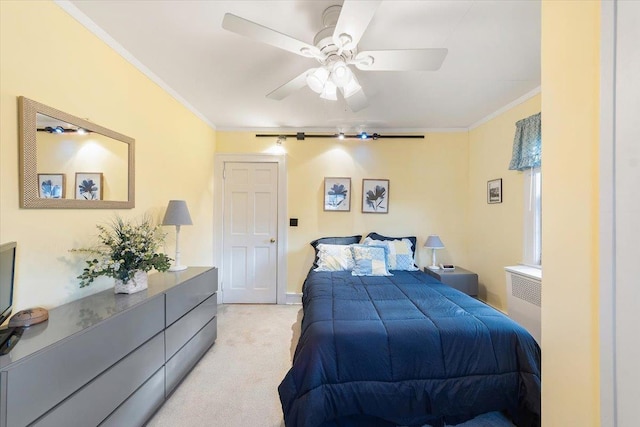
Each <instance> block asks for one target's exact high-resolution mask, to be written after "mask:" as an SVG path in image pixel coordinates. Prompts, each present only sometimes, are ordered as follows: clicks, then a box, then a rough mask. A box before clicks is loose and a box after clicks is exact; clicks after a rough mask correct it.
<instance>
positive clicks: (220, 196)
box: [213, 153, 287, 304]
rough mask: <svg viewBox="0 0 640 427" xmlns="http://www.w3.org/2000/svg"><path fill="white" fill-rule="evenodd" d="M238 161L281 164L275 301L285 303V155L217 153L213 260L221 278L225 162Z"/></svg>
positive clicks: (215, 164)
mask: <svg viewBox="0 0 640 427" xmlns="http://www.w3.org/2000/svg"><path fill="white" fill-rule="evenodd" d="M228 162H237V163H242V162H245V163H277V164H278V249H277V254H278V265H277V266H276V274H277V279H276V286H277V291H276V303H277V304H285V303H286V299H287V256H286V254H287V165H286V161H285V156H284V155H276V154H222V153H220V154H215V155H214V162H213V164H214V166H213V167H214V169H213V171H214V173H213V174H214V177H213V244H214V248H213V259H214V262H215V264H216V265H217V266H218V269H219V270H220V271H219V273H218V277H219V278H222V277H223V274H222V269H223V268H224V265H223V264H222V247H223V246H222V244H223V241H222V239H223V236H224V233H223V221H222V219H223V213H224V181H223V176H222V174H223V172H224V164H225V163H228ZM223 287H224V284H223V283H219V290H220V292H218V304H219V303H221V302H222V295H221V293H222V290H223Z"/></svg>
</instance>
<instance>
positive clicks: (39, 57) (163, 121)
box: [0, 1, 215, 309]
mask: <svg viewBox="0 0 640 427" xmlns="http://www.w3.org/2000/svg"><path fill="white" fill-rule="evenodd" d="M0 67H1V69H0V119H1V122H2V126H1V129H0V166H1V168H0V169H1V171H0V201H1V203H0V242H7V241H13V240H15V241H17V242H18V265H17V289H16V309H21V308H24V307H31V306H36V305H42V306H45V307H52V306H56V305H59V304H62V303H64V302H68V301H71V300H73V299H77V298H79V297H82V296H85V295H88V294H90V293H94V292H97V291H98V290H102V289H106V288H109V287H112V286H113V281H112V279H108V278H104V280H100V281H99V282H97V283H95V284H94V285H92V286H90V287H88V288H84V289H82V290H81V289H79V288H78V280H77V279H76V278H75V277H76V276H77V275H78V274H79V273H80V272H81V271H82V267H83V265H82V260H81V259H79V258H78V257H77V256H75V255H73V254H70V253H68V249H71V248H75V247H82V246H87V245H89V244H91V242H92V241H93V239H92V238H93V237H94V236H95V235H96V229H95V225H96V224H98V223H104V222H108V221H110V220H111V219H112V218H113V217H114V216H115V214H119V215H121V216H122V217H124V218H130V217H136V218H138V217H140V216H142V215H144V214H149V215H152V217H153V218H154V219H156V220H158V221H159V220H160V219H161V218H162V215H163V213H164V209H165V208H166V205H167V203H168V200H169V199H185V200H186V201H187V203H188V206H189V209H190V211H191V216H192V219H193V224H194V225H193V226H189V227H183V228H182V230H181V242H182V243H183V245H182V257H183V258H182V261H183V262H184V263H185V264H190V265H212V264H213V221H212V218H213V195H212V192H213V153H214V150H215V131H214V130H213V129H211V128H210V127H209V126H207V125H206V124H205V123H204V122H203V121H201V120H200V119H198V118H197V117H196V116H195V115H193V114H192V113H191V112H189V111H188V110H186V109H185V108H184V107H183V106H182V105H181V104H180V103H178V102H177V101H176V100H175V99H173V98H172V97H170V96H169V95H168V94H167V93H166V92H165V91H164V90H162V89H161V88H160V87H158V86H157V85H156V84H154V83H153V82H151V81H150V80H149V79H148V78H146V77H145V76H144V75H142V74H141V73H140V72H139V71H137V70H136V69H135V68H134V67H133V66H132V65H131V64H129V63H128V62H126V61H125V60H124V59H123V58H122V57H121V56H119V55H118V54H117V53H116V52H115V51H113V50H112V49H111V48H109V47H108V46H107V45H106V44H104V43H103V42H102V41H100V40H99V39H97V38H96V37H95V36H94V35H93V34H92V33H90V32H89V31H88V30H87V29H85V28H84V27H83V26H82V25H80V24H79V23H78V22H76V21H75V20H74V19H73V18H71V17H70V16H69V15H67V14H66V13H65V12H64V11H63V10H62V9H60V8H59V7H58V6H56V5H55V4H54V3H53V2H48V1H47V2H45V1H38V2H34V1H28V2H27V1H22V2H21V1H0ZM20 95H22V96H26V97H28V98H31V99H33V100H35V101H39V102H41V103H43V104H46V105H49V106H51V107H54V108H57V109H59V110H62V111H65V112H67V113H70V114H73V115H75V116H78V117H87V118H89V119H90V120H91V121H93V122H95V123H97V124H99V125H102V126H105V127H107V128H110V129H113V130H115V131H117V132H120V133H122V134H124V135H127V136H130V137H132V138H134V139H135V140H136V208H135V209H132V210H117V211H111V210H101V209H100V210H93V209H83V210H73V209H71V210H70V209H20V208H19V207H18V205H19V197H18V125H17V123H18V120H17V117H18V111H17V97H18V96H20ZM166 231H167V232H168V233H169V234H168V238H167V245H166V250H167V252H168V253H169V255H173V254H172V252H173V250H174V241H175V240H174V239H175V238H174V235H175V233H174V229H170V228H167V229H166Z"/></svg>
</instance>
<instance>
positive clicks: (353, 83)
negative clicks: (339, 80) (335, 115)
mask: <svg viewBox="0 0 640 427" xmlns="http://www.w3.org/2000/svg"><path fill="white" fill-rule="evenodd" d="M341 89H342V96H344V97H345V98H349V97H350V96H352V95H355V94H356V93H358V91H360V90H362V86H360V83H358V79H357V78H356V76H355V74H353V73H351V80H350V81H349V83H347V84H346V85H344V87H342V88H341Z"/></svg>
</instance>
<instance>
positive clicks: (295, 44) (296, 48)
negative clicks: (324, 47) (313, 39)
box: [222, 13, 324, 59]
mask: <svg viewBox="0 0 640 427" xmlns="http://www.w3.org/2000/svg"><path fill="white" fill-rule="evenodd" d="M222 28H224V29H225V30H228V31H231V32H232V33H236V34H240V35H241V36H245V37H248V38H250V39H253V40H255V41H259V42H262V43H266V44H270V45H271V46H275V47H277V48H280V49H284V50H288V51H289V52H293V53H295V54H297V55H301V56H306V57H309V58H320V59H323V58H324V55H323V54H322V52H320V49H318V48H317V47H315V46H313V45H310V44H308V43H305V42H302V41H300V40H297V39H294V38H293V37H291V36H288V35H286V34H282V33H280V32H278V31H276V30H272V29H271V28H267V27H265V26H263V25H260V24H257V23H255V22H253V21H249V20H248V19H244V18H241V17H239V16H236V15H234V14H232V13H225V14H224V18H223V20H222Z"/></svg>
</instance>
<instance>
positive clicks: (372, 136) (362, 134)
mask: <svg viewBox="0 0 640 427" xmlns="http://www.w3.org/2000/svg"><path fill="white" fill-rule="evenodd" d="M279 137H284V138H295V139H297V140H298V141H304V140H305V138H336V139H361V140H367V139H373V140H377V139H424V135H380V134H378V133H372V134H369V133H367V132H360V133H357V134H346V133H342V132H340V133H334V134H309V135H307V134H305V133H304V132H297V133H294V134H281V133H278V134H272V133H270V134H267V133H257V134H256V138H279Z"/></svg>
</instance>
